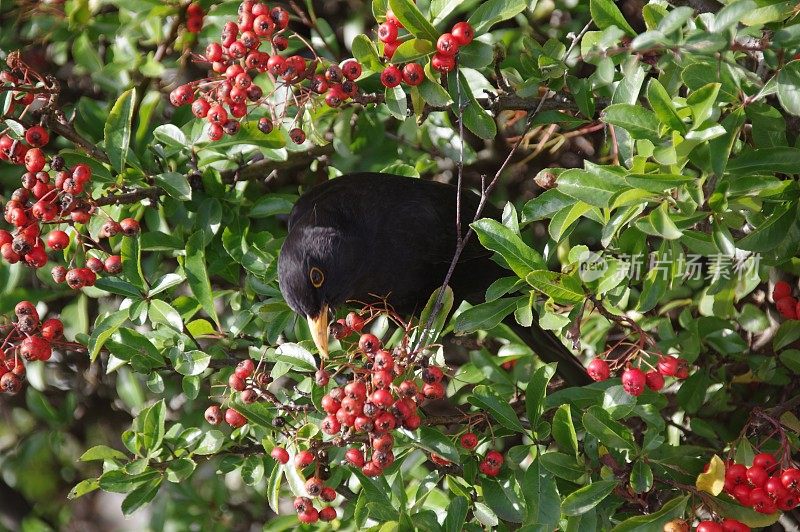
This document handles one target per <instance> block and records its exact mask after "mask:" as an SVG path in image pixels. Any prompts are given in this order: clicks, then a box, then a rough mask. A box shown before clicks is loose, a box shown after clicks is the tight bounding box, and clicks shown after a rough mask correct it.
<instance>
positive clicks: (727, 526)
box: [720, 519, 750, 532]
mask: <svg viewBox="0 0 800 532" xmlns="http://www.w3.org/2000/svg"><path fill="white" fill-rule="evenodd" d="M720 524H721V525H722V530H723V531H724V532H750V527H749V526H747V525H746V524H744V523H742V522H741V521H737V520H736V519H723V520H722V523H720Z"/></svg>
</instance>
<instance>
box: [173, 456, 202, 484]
mask: <svg viewBox="0 0 800 532" xmlns="http://www.w3.org/2000/svg"><path fill="white" fill-rule="evenodd" d="M195 467H197V464H196V463H195V462H194V460H192V459H191V458H178V459H176V460H172V461H171V462H170V464H169V466H168V467H167V480H169V481H170V482H175V483H178V482H183V481H184V480H186V479H187V478H189V477H190V476H191V474H192V473H194V470H195Z"/></svg>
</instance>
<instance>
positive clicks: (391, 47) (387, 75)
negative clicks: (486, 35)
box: [378, 10, 475, 88]
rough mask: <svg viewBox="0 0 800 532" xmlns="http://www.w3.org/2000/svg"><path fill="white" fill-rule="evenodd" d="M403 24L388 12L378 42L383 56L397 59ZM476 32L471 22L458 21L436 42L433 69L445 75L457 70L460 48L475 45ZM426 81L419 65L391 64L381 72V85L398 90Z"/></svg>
mask: <svg viewBox="0 0 800 532" xmlns="http://www.w3.org/2000/svg"><path fill="white" fill-rule="evenodd" d="M402 28H403V24H402V23H401V22H400V21H399V20H398V19H397V17H396V16H395V15H394V13H392V11H391V10H390V11H387V13H386V21H385V22H383V23H382V24H381V25H380V26H378V39H380V41H381V42H382V43H383V55H384V56H385V57H386V58H387V59H391V58H392V57H394V53H395V51H396V50H397V48H398V46H400V44H401V43H402V41H401V40H400V38H399V37H400V30H401V29H402ZM474 37H475V30H474V29H473V28H472V26H470V24H469V23H468V22H458V23H457V24H456V25H455V26H453V28H452V29H451V30H450V32H449V33H443V34H442V35H441V36H440V37H439V39H438V40H437V41H436V52H435V53H434V54H433V57H432V58H431V60H430V66H431V68H432V69H433V70H434V71H436V72H440V73H442V74H446V73H447V72H450V71H452V70H453V69H455V67H456V54H458V50H459V48H461V47H462V46H466V45H468V44H469V43H471V42H472V39H473V38H474ZM424 79H425V71H424V69H423V68H422V65H420V64H419V63H408V64H406V65H405V66H403V67H402V70H401V69H400V67H399V66H397V65H389V66H388V67H386V69H384V71H383V72H381V83H382V84H383V85H384V87H390V88H391V87H397V86H398V85H400V83H401V82H405V83H406V84H407V85H410V86H412V87H414V86H417V85H419V84H420V83H422V82H423V81H424Z"/></svg>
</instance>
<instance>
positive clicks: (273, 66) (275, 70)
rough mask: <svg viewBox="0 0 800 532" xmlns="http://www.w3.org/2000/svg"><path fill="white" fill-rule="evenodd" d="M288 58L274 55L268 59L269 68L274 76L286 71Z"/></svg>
mask: <svg viewBox="0 0 800 532" xmlns="http://www.w3.org/2000/svg"><path fill="white" fill-rule="evenodd" d="M286 68H287V66H286V59H284V58H283V57H281V56H279V55H273V56H272V57H270V58H269V61H267V70H269V73H270V74H272V75H273V76H276V77H277V76H281V75H283V73H284V72H286Z"/></svg>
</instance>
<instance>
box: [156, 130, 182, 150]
mask: <svg viewBox="0 0 800 532" xmlns="http://www.w3.org/2000/svg"><path fill="white" fill-rule="evenodd" d="M153 137H155V139H156V140H158V141H160V142H163V143H164V144H166V145H167V146H169V147H171V148H176V149H180V150H183V149H185V148H186V146H187V145H188V143H189V141H188V140H187V139H186V135H184V133H183V131H181V129H180V128H179V127H178V126H176V125H174V124H161V125H160V126H158V127H157V128H155V129H154V130H153Z"/></svg>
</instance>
